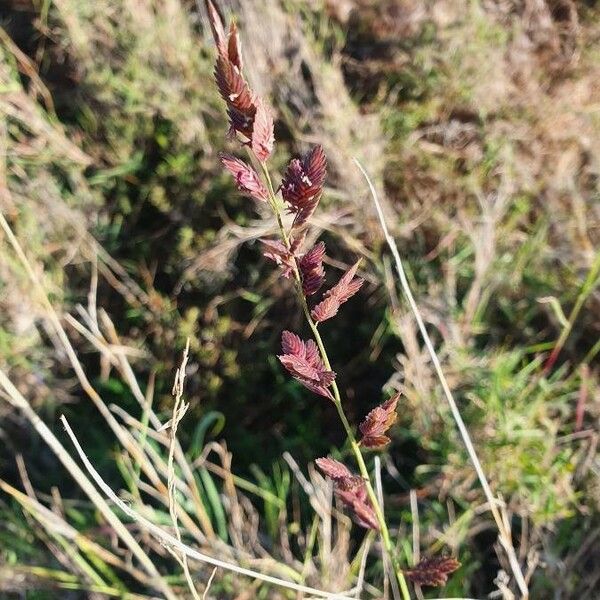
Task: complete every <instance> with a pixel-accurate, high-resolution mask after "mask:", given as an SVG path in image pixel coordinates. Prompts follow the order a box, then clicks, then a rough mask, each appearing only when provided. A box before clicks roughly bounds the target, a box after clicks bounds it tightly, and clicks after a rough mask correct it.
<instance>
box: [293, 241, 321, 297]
mask: <svg viewBox="0 0 600 600" xmlns="http://www.w3.org/2000/svg"><path fill="white" fill-rule="evenodd" d="M324 257H325V244H324V243H323V242H319V243H318V244H316V245H315V246H313V247H312V248H311V249H310V250H309V251H308V252H307V253H306V254H305V255H304V256H303V257H302V258H301V259H300V260H299V262H298V267H299V269H300V273H301V275H302V290H303V292H304V295H305V296H312V295H313V294H316V293H317V292H318V291H319V288H320V287H321V286H322V285H323V282H324V281H325V269H324V268H323V258H324Z"/></svg>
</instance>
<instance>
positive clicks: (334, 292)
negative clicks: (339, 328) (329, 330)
mask: <svg viewBox="0 0 600 600" xmlns="http://www.w3.org/2000/svg"><path fill="white" fill-rule="evenodd" d="M359 264H360V260H358V261H357V262H356V263H354V264H353V265H352V266H351V267H350V268H349V269H348V270H347V271H346V273H345V274H344V275H343V276H342V278H341V279H340V280H339V281H338V283H337V284H336V285H334V286H333V287H332V288H331V289H330V290H327V291H326V292H325V294H324V295H323V300H322V301H321V302H320V303H319V304H317V305H316V306H315V307H314V308H313V310H312V312H311V316H312V318H313V319H314V320H315V321H316V322H317V323H320V322H322V321H326V320H327V319H331V317H334V316H335V315H336V314H337V312H338V310H339V308H340V306H341V305H342V304H344V302H347V301H348V300H349V299H350V298H352V296H354V294H356V292H358V290H359V289H360V287H361V286H362V284H363V283H364V279H360V278H356V279H355V278H354V276H355V275H356V271H357V270H358V265H359Z"/></svg>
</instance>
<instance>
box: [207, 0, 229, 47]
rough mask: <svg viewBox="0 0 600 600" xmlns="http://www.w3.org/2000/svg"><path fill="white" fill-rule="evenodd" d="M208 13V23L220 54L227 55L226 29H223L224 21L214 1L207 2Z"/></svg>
mask: <svg viewBox="0 0 600 600" xmlns="http://www.w3.org/2000/svg"><path fill="white" fill-rule="evenodd" d="M205 4H206V12H207V13H208V22H209V23H210V29H211V31H212V34H213V38H214V39H215V44H216V46H217V50H218V52H219V54H222V55H225V54H227V38H226V37H225V29H224V28H223V19H222V18H221V15H220V14H219V11H218V10H217V7H216V6H215V5H214V3H213V2H212V0H205Z"/></svg>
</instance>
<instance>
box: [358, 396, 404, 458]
mask: <svg viewBox="0 0 600 600" xmlns="http://www.w3.org/2000/svg"><path fill="white" fill-rule="evenodd" d="M399 399H400V394H396V395H395V396H392V397H391V398H390V399H389V400H386V401H385V402H384V403H383V404H382V405H381V406H377V407H375V408H374V409H373V410H372V411H371V412H370V413H369V414H368V415H367V416H366V417H365V420H364V421H363V422H362V423H361V424H360V426H359V429H360V432H361V433H362V439H361V440H360V443H361V445H363V446H365V447H366V448H381V447H383V446H385V445H386V444H389V442H390V441H391V440H390V438H389V437H388V436H387V435H385V433H386V432H387V430H388V429H389V428H390V427H391V426H392V425H393V424H394V423H395V422H396V419H397V417H398V415H397V413H396V407H397V405H398V400H399Z"/></svg>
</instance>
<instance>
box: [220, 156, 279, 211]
mask: <svg viewBox="0 0 600 600" xmlns="http://www.w3.org/2000/svg"><path fill="white" fill-rule="evenodd" d="M219 156H220V158H221V162H222V163H223V166H224V167H225V168H226V169H227V170H228V171H229V172H230V173H231V174H232V175H233V177H234V179H235V182H236V183H237V186H238V189H239V190H241V191H242V192H244V193H245V194H249V195H250V196H252V198H254V199H255V200H259V201H261V202H266V201H267V199H268V197H269V194H268V192H267V188H266V187H265V186H264V185H263V183H262V182H261V180H260V177H259V176H258V173H257V172H256V171H255V170H254V169H253V168H252V167H251V166H250V165H247V164H246V163H245V162H244V161H242V160H240V159H239V158H236V157H235V156H231V155H229V154H224V153H222V154H220V155H219Z"/></svg>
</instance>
